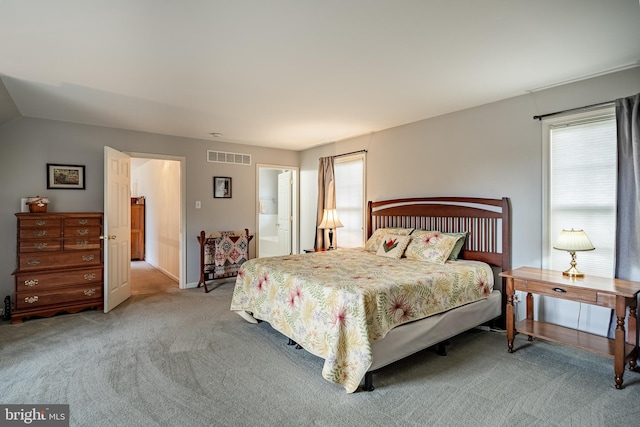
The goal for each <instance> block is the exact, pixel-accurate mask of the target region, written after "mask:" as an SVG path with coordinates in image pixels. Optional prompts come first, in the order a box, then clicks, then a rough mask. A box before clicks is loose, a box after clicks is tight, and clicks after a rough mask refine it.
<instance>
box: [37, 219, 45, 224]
mask: <svg viewBox="0 0 640 427" xmlns="http://www.w3.org/2000/svg"><path fill="white" fill-rule="evenodd" d="M46 224H47V221H45V220H43V219H39V220H37V221H36V225H46Z"/></svg>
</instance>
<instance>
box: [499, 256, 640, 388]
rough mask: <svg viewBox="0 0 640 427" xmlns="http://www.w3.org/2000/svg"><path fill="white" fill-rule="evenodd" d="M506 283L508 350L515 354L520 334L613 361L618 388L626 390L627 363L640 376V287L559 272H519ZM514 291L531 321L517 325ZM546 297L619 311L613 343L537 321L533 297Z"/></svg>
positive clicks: (507, 273)
mask: <svg viewBox="0 0 640 427" xmlns="http://www.w3.org/2000/svg"><path fill="white" fill-rule="evenodd" d="M500 276H502V277H505V278H506V280H507V288H506V292H507V307H506V311H507V346H508V351H509V353H513V339H514V337H515V335H516V333H521V334H526V335H528V336H529V340H532V339H533V337H537V338H542V339H545V340H548V341H553V342H557V343H561V344H566V345H569V346H571V347H575V348H579V349H582V350H587V351H591V352H593V353H597V354H600V355H603V356H607V357H613V360H614V362H613V369H614V373H615V386H616V388H617V389H621V388H622V381H623V379H622V376H623V374H624V367H625V363H626V360H629V369H630V370H632V371H636V372H637V371H638V366H637V359H638V356H639V355H640V353H639V352H638V342H639V339H638V338H639V331H638V329H639V328H638V326H639V324H638V317H637V314H636V310H637V306H638V294H639V293H640V283H638V282H631V281H627V280H619V279H609V278H604V277H596V276H589V275H585V276H584V277H581V278H571V277H567V276H563V275H562V272H560V271H550V270H542V269H539V268H531V267H521V268H518V269H515V270H510V271H505V272H502V273H500ZM515 291H523V292H526V293H527V298H526V304H527V318H526V319H524V320H522V321H519V322H516V321H515V312H514V309H513V301H514V294H515ZM532 294H537V295H544V296H549V297H554V298H561V299H566V300H569V301H576V302H580V303H586V304H592V305H598V306H600V307H607V308H611V309H613V310H615V313H616V317H617V324H616V331H615V339H609V338H606V337H601V336H598V335H594V334H590V333H588V332H582V331H577V330H574V329H571V328H566V327H563V326H558V325H554V324H551V323H546V322H541V321H536V320H533V296H532ZM627 307H629V326H628V328H629V338H628V342H626V339H625V323H626V321H625V317H626V312H627Z"/></svg>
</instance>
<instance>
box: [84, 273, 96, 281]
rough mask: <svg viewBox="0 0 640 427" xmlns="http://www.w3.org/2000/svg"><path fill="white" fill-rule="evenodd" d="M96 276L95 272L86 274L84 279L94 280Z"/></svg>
mask: <svg viewBox="0 0 640 427" xmlns="http://www.w3.org/2000/svg"><path fill="white" fill-rule="evenodd" d="M95 278H96V275H95V274H94V273H91V274H85V275H84V280H93V279H95Z"/></svg>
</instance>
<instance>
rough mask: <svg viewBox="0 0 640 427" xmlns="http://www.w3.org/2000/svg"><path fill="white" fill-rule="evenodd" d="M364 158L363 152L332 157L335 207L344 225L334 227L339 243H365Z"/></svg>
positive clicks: (347, 245)
mask: <svg viewBox="0 0 640 427" xmlns="http://www.w3.org/2000/svg"><path fill="white" fill-rule="evenodd" d="M364 162H365V157H364V154H357V155H353V156H345V157H338V158H336V159H335V163H334V175H335V187H336V211H337V213H338V218H339V219H340V222H342V224H343V225H344V227H341V228H338V229H337V230H336V233H337V236H338V239H337V240H338V246H339V247H343V248H356V247H361V246H364V194H365V193H364V176H365V175H364V173H365V163H364Z"/></svg>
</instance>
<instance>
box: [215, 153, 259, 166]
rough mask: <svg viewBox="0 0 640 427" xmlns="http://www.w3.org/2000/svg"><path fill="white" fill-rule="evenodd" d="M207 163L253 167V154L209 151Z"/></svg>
mask: <svg viewBox="0 0 640 427" xmlns="http://www.w3.org/2000/svg"><path fill="white" fill-rule="evenodd" d="M207 162H213V163H233V164H235V165H245V166H251V154H241V153H227V152H225V151H213V150H207Z"/></svg>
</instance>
